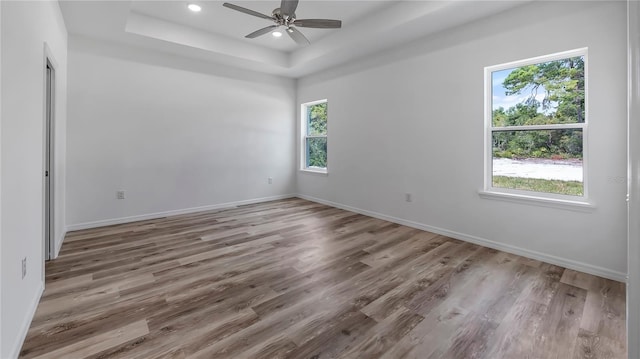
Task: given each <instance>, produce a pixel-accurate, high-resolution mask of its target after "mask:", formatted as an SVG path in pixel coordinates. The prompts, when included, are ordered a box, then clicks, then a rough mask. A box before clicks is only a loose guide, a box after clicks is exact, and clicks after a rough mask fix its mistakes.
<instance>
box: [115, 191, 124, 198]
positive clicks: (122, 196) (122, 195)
mask: <svg viewBox="0 0 640 359" xmlns="http://www.w3.org/2000/svg"><path fill="white" fill-rule="evenodd" d="M116 198H117V199H124V191H116Z"/></svg>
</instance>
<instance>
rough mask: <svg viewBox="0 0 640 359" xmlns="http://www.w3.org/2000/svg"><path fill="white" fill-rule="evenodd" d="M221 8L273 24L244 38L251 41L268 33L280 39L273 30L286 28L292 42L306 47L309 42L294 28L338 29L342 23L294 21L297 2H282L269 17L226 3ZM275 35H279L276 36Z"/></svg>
mask: <svg viewBox="0 0 640 359" xmlns="http://www.w3.org/2000/svg"><path fill="white" fill-rule="evenodd" d="M222 6H224V7H227V8H229V9H233V10H236V11H239V12H242V13H245V14H248V15H252V16H256V17H259V18H262V19H265V20H271V21H273V22H274V23H275V25H270V26H267V27H264V28H262V29H259V30H256V31H254V32H252V33H250V34H249V35H247V36H245V37H246V38H248V39H253V38H256V37H258V36H262V35H264V34H267V33H269V32H271V33H272V35H273V36H274V37H280V36H282V33H281V32H279V31H274V30H276V29H277V28H279V27H280V26H283V27H285V28H286V31H287V34H289V36H290V37H291V39H293V41H295V42H296V43H297V44H298V45H308V44H310V42H309V40H308V39H307V38H306V37H305V36H304V35H303V34H302V33H301V32H300V31H298V29H296V27H309V28H315V29H339V28H341V27H342V21H340V20H330V19H296V9H297V8H298V0H282V1H281V3H280V7H279V8H276V9H274V10H273V12H272V13H271V16H268V15H265V14H262V13H259V12H257V11H254V10H251V9H247V8H244V7H242V6H238V5H234V4H231V3H227V2H226V3H224V4H222ZM276 33H278V34H280V35H276Z"/></svg>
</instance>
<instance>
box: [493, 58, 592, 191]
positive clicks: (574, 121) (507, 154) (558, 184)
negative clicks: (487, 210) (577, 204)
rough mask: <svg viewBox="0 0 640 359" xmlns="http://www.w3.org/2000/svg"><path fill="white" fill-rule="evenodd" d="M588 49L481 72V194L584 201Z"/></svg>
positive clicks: (509, 64) (499, 66)
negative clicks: (483, 135)
mask: <svg viewBox="0 0 640 359" xmlns="http://www.w3.org/2000/svg"><path fill="white" fill-rule="evenodd" d="M586 62H587V50H586V49H580V50H573V51H567V52H563V53H558V54H553V55H548V56H542V57H537V58H533V59H528V60H523V61H517V62H512V63H508V64H502V65H497V66H491V67H487V68H485V81H486V85H487V89H486V91H487V95H486V96H485V97H486V101H487V103H486V115H485V116H486V119H485V123H486V136H487V138H486V141H485V142H486V149H485V173H486V179H485V189H486V190H487V191H492V192H504V193H513V194H519V193H520V194H525V195H528V196H532V195H533V196H536V197H543V198H544V197H546V198H557V199H563V198H566V199H572V198H574V199H575V198H579V197H582V199H585V198H586V193H587V191H586V190H587V188H586V171H585V168H586V167H585V165H586V153H585V148H586V141H587V136H586V133H587V114H586V105H585V104H586V101H585V99H586V95H587V94H586V89H587V86H586V70H587V67H586Z"/></svg>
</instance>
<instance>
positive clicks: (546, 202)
mask: <svg viewBox="0 0 640 359" xmlns="http://www.w3.org/2000/svg"><path fill="white" fill-rule="evenodd" d="M478 194H479V195H480V197H481V198H485V199H493V200H499V201H506V202H512V203H520V204H528V205H534V206H541V207H551V208H558V209H566V210H570V211H576V212H593V211H594V210H595V209H596V206H595V205H594V204H593V203H589V202H582V201H572V200H568V199H556V198H543V197H536V196H528V195H524V194H515V193H504V192H491V191H478Z"/></svg>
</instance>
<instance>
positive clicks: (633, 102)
mask: <svg viewBox="0 0 640 359" xmlns="http://www.w3.org/2000/svg"><path fill="white" fill-rule="evenodd" d="M628 5H629V8H628V17H629V82H630V83H629V85H630V86H629V133H628V140H629V173H628V174H629V250H628V258H629V267H628V268H629V272H628V273H629V281H628V282H627V327H628V335H627V337H628V339H627V343H629V350H628V353H629V359H635V358H640V220H639V219H640V140H639V139H640V4H639V3H638V2H637V1H629V2H628Z"/></svg>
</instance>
